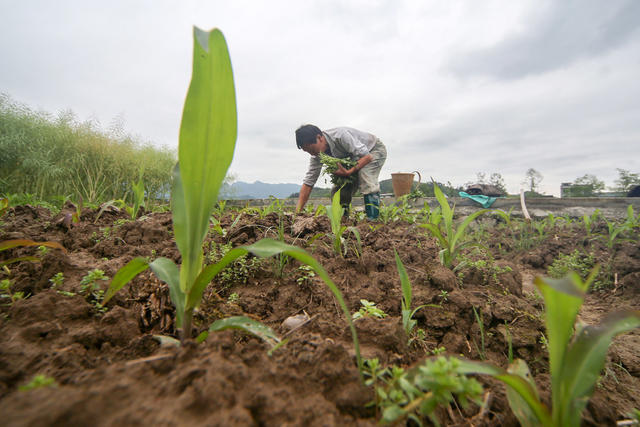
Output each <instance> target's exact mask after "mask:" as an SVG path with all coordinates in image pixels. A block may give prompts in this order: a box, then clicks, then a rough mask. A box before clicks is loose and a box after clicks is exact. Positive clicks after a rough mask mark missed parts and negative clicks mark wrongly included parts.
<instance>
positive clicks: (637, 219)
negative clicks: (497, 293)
mask: <svg viewBox="0 0 640 427" xmlns="http://www.w3.org/2000/svg"><path fill="white" fill-rule="evenodd" d="M0 216H2V215H0ZM625 224H627V226H628V227H629V228H630V229H633V228H638V227H640V213H638V215H637V216H636V215H635V213H634V212H633V205H629V206H627V220H626V221H625Z"/></svg>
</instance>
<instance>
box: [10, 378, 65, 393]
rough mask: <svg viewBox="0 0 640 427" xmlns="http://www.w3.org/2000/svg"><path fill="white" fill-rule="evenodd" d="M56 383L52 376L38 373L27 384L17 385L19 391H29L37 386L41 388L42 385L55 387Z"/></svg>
mask: <svg viewBox="0 0 640 427" xmlns="http://www.w3.org/2000/svg"><path fill="white" fill-rule="evenodd" d="M57 386H58V384H57V383H56V380H55V379H53V378H52V377H48V376H46V375H43V374H38V375H36V376H34V377H33V378H32V379H31V381H29V382H28V383H27V384H25V385H21V386H20V387H18V390H20V391H29V390H34V389H37V388H43V387H57Z"/></svg>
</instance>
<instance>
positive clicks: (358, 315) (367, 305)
mask: <svg viewBox="0 0 640 427" xmlns="http://www.w3.org/2000/svg"><path fill="white" fill-rule="evenodd" d="M360 304H361V305H362V307H361V308H360V310H358V311H356V312H355V313H353V316H352V319H353V320H358V319H362V318H363V317H376V318H378V319H383V318H385V317H387V313H385V312H384V311H382V310H380V309H379V308H378V307H376V303H375V302H371V301H367V300H366V299H361V300H360Z"/></svg>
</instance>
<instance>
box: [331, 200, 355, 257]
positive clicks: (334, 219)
mask: <svg viewBox="0 0 640 427" xmlns="http://www.w3.org/2000/svg"><path fill="white" fill-rule="evenodd" d="M340 191H341V190H338V191H336V192H335V194H334V195H333V199H332V201H331V206H330V208H329V209H327V216H328V217H329V221H330V222H331V235H332V237H333V252H334V253H335V254H336V255H340V256H344V255H346V254H347V253H346V252H347V245H346V244H345V243H346V237H345V232H347V231H349V232H351V233H352V234H353V235H354V236H355V238H356V241H357V246H356V248H357V249H356V256H358V254H359V253H361V252H362V250H361V241H360V232H359V231H358V229H357V228H355V227H347V226H346V225H342V214H343V209H342V206H341V205H340ZM343 245H344V249H345V251H344V253H343V252H342V248H343Z"/></svg>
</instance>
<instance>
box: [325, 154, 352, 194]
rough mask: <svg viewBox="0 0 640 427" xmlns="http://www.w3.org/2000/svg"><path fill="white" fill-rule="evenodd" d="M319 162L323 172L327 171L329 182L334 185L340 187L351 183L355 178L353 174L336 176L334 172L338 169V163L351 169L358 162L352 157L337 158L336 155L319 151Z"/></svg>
mask: <svg viewBox="0 0 640 427" xmlns="http://www.w3.org/2000/svg"><path fill="white" fill-rule="evenodd" d="M320 163H322V165H323V167H324V168H323V173H327V174H329V175H330V177H331V184H333V186H334V187H338V188H342V187H343V186H344V185H345V184H351V183H353V182H354V180H355V176H354V175H350V176H346V177H344V176H338V175H336V174H335V172H336V171H337V170H338V164H341V165H342V166H343V167H344V168H345V169H351V168H352V167H354V166H355V165H356V164H357V163H358V162H356V161H355V160H352V159H348V158H347V159H338V158H336V157H331V156H328V155H326V154H324V153H320Z"/></svg>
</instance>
